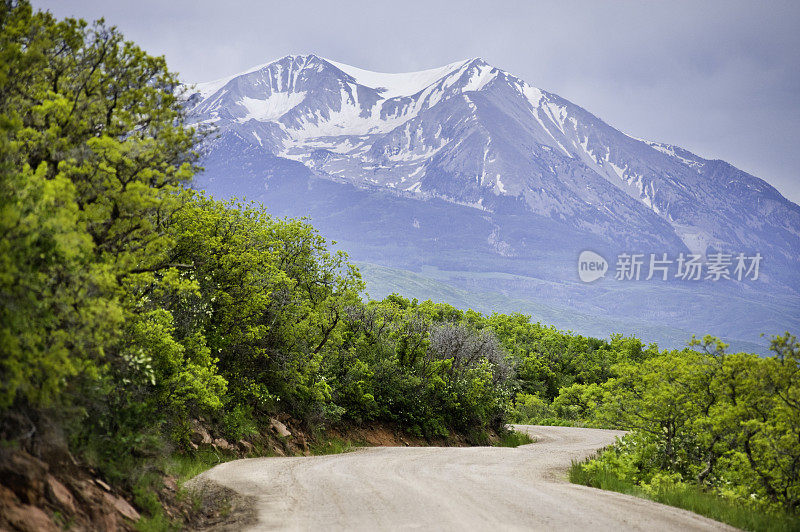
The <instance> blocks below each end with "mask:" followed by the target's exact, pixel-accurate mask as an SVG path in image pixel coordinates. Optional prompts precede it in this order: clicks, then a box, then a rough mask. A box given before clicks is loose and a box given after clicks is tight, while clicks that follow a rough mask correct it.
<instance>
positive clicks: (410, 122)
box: [190, 55, 800, 258]
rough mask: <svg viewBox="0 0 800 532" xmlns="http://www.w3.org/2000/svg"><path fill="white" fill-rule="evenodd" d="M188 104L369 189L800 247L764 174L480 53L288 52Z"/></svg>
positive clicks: (626, 237) (649, 231) (668, 235)
mask: <svg viewBox="0 0 800 532" xmlns="http://www.w3.org/2000/svg"><path fill="white" fill-rule="evenodd" d="M190 106H191V115H192V117H193V120H194V121H196V122H203V123H213V124H214V125H215V126H217V127H218V128H219V132H220V134H221V139H222V141H221V142H219V141H218V142H219V146H218V147H213V146H212V148H211V157H215V156H217V157H218V156H220V155H222V156H225V157H230V156H232V155H233V156H235V154H231V153H229V152H228V153H226V152H225V148H224V146H225V144H226V142H225V141H226V140H227V141H231V140H233V139H235V140H236V141H237V142H238V143H242V144H243V145H249V147H250V148H252V149H255V150H257V151H263V152H264V153H265V154H269V155H274V156H278V157H281V158H286V159H290V160H294V161H298V162H300V163H302V164H303V165H305V166H306V167H307V168H309V169H310V170H311V171H312V172H313V173H314V174H316V175H318V176H322V177H325V178H329V179H336V180H344V181H347V182H350V183H352V184H354V185H356V186H362V187H363V186H379V187H385V188H388V189H391V190H393V191H396V192H397V193H398V194H404V195H411V196H414V197H417V198H420V199H425V198H431V197H439V198H443V199H445V200H447V201H451V202H454V203H459V204H463V205H469V206H472V207H475V208H478V209H484V210H487V211H493V210H495V209H498V208H502V207H501V205H508V204H510V203H516V202H519V203H522V204H524V206H525V208H526V209H527V210H529V211H530V212H533V213H536V214H539V215H543V216H546V217H551V218H555V219H559V220H562V221H565V222H567V223H569V224H571V225H573V226H575V227H576V228H578V229H581V230H585V231H589V232H592V233H595V234H598V235H601V236H604V237H608V238H611V239H617V240H618V241H619V239H622V240H621V241H620V244H623V243H629V244H635V243H638V242H639V241H641V240H642V239H644V241H646V242H648V243H651V244H653V246H648V247H658V245H661V246H662V247H663V246H664V245H667V246H669V247H670V248H675V247H676V246H677V247H680V244H681V243H682V245H683V246H685V247H686V248H688V250H691V251H693V252H697V253H705V252H706V249H707V248H708V246H712V247H713V248H715V249H731V250H737V251H738V250H744V249H747V250H750V249H758V250H760V251H761V252H762V253H765V252H774V253H778V254H784V255H785V256H787V258H789V257H791V258H796V257H797V255H798V253H797V252H798V250H800V208H798V207H797V206H796V205H794V204H792V203H791V202H789V201H788V200H786V199H785V198H783V197H782V196H781V195H780V194H779V193H778V191H777V190H775V189H774V188H773V187H771V186H770V185H768V184H767V183H766V182H764V181H762V180H760V179H758V178H755V177H753V176H751V175H749V174H747V173H745V172H742V171H740V170H738V169H736V168H734V167H732V166H730V165H728V164H726V163H724V162H722V161H709V160H705V159H702V158H700V157H698V156H696V155H694V154H692V153H689V152H688V151H686V150H683V149H681V148H679V147H676V146H670V145H667V144H662V143H657V142H650V141H645V140H641V139H636V138H632V137H629V136H627V135H625V134H624V133H621V132H620V131H617V130H616V129H614V128H613V127H611V126H609V125H607V124H605V123H604V122H603V121H602V120H600V119H598V118H597V117H595V116H594V115H592V114H591V113H589V112H588V111H586V110H584V109H582V108H581V107H578V106H577V105H574V104H572V103H571V102H569V101H567V100H565V99H563V98H561V97H559V96H557V95H555V94H552V93H549V92H546V91H543V90H540V89H537V88H535V87H533V86H531V85H529V84H527V83H526V82H524V81H523V80H521V79H519V78H517V77H515V76H513V75H511V74H509V73H507V72H504V71H502V70H500V69H497V68H494V67H492V66H491V65H489V64H487V63H486V62H484V61H483V60H481V59H472V60H466V61H459V62H455V63H451V64H449V65H446V66H444V67H441V68H436V69H431V70H425V71H422V72H413V73H406V74H383V73H377V72H370V71H366V70H361V69H358V68H355V67H351V66H349V65H344V64H341V63H337V62H335V61H330V60H326V59H323V58H320V57H317V56H315V55H299V56H287V57H284V58H282V59H279V60H277V61H274V62H271V63H268V64H265V65H261V66H259V67H256V68H254V69H251V70H250V71H247V72H244V73H241V74H238V75H235V76H232V77H230V78H227V79H223V80H219V81H215V82H210V83H202V84H199V85H197V86H196V92H195V93H194V94H193V95H192V96H191V99H190ZM218 149H221V150H223V154H215V151H216V150H218ZM509 200H513V202H510V201H509Z"/></svg>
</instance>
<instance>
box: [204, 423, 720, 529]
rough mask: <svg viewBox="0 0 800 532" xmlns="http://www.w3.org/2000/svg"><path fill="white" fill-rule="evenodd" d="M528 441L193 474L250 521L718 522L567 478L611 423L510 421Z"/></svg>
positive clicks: (295, 525) (268, 525)
mask: <svg viewBox="0 0 800 532" xmlns="http://www.w3.org/2000/svg"><path fill="white" fill-rule="evenodd" d="M516 428H517V430H523V431H525V432H528V433H529V434H530V435H531V436H533V437H535V438H536V440H537V441H536V443H534V444H531V445H525V446H522V447H519V448H516V449H510V448H497V447H467V448H463V447H447V448H443V447H377V448H365V449H361V450H358V451H356V452H352V453H345V454H339V455H329V456H319V457H308V458H255V459H248V460H236V461H234V462H229V463H226V464H221V465H219V466H217V467H215V468H213V469H211V470H209V471H206V472H205V473H203V474H202V475H200V477H198V478H199V479H200V480H201V481H209V480H210V481H213V482H216V483H218V484H221V485H223V486H226V487H228V488H230V489H232V490H234V491H236V492H238V493H240V494H242V495H245V496H248V497H251V498H252V499H251V500H253V501H255V502H254V504H255V505H256V511H257V515H258V523H257V524H256V525H255V526H254V527H253V529H254V530H270V529H289V530H370V531H372V530H399V529H403V530H405V529H414V530H548V531H554V530H592V531H594V532H598V531H601V530H614V531H619V530H659V531H660V530H725V529H727V528H726V527H725V525H722V524H720V523H717V522H715V521H711V520H709V519H705V518H703V517H700V516H698V515H695V514H692V513H690V512H686V511H683V510H678V509H675V508H671V507H669V506H663V505H660V504H656V503H653V502H649V501H645V500H642V499H638V498H635V497H630V496H627V495H621V494H618V493H612V492H607V491H601V490H596V489H592V488H587V487H584V486H577V485H574V484H569V483H568V482H567V480H566V470H567V468H569V466H570V463H571V461H572V460H579V459H582V458H584V457H586V456H588V455H589V454H591V453H592V452H594V451H595V450H597V449H598V448H601V447H604V446H606V445H608V444H610V443H612V442H613V441H614V438H615V437H616V436H617V435H619V434H620V432H617V431H610V430H597V429H581V428H568V427H539V426H518V427H516Z"/></svg>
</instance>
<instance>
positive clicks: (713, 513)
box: [569, 462, 800, 532]
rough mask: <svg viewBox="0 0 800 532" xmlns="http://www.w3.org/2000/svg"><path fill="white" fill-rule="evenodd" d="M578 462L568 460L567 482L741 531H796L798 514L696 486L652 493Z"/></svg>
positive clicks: (799, 525) (611, 473)
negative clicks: (685, 512) (652, 503)
mask: <svg viewBox="0 0 800 532" xmlns="http://www.w3.org/2000/svg"><path fill="white" fill-rule="evenodd" d="M582 465H583V464H582V463H581V462H573V463H572V467H571V468H570V470H569V480H570V482H572V483H574V484H583V485H584V486H590V487H593V488H600V489H604V490H609V491H616V492H618V493H625V494H627V495H634V496H636V497H641V498H644V499H650V500H652V501H655V502H659V503H662V504H667V505H669V506H674V507H676V508H682V509H684V510H689V511H690V512H694V513H696V514H700V515H703V516H705V517H708V518H710V519H714V520H716V521H720V522H722V523H727V524H729V525H731V526H734V527H736V528H740V529H742V530H752V531H754V532H761V531H764V532H783V531H786V532H790V531H793V530H800V517H797V516H793V515H790V514H788V513H786V512H777V511H774V512H770V511H765V510H763V509H759V508H754V507H753V506H751V505H747V504H743V502H742V501H736V500H732V499H727V498H724V497H721V496H719V495H716V494H714V493H709V492H706V491H703V490H701V489H700V488H697V487H687V488H675V489H663V490H659V491H656V492H652V491H645V490H644V489H642V488H641V487H640V486H637V485H636V484H634V483H632V482H630V481H627V480H625V479H621V478H620V477H618V476H617V475H616V474H614V473H613V472H611V471H586V470H585V469H584V468H583V467H582Z"/></svg>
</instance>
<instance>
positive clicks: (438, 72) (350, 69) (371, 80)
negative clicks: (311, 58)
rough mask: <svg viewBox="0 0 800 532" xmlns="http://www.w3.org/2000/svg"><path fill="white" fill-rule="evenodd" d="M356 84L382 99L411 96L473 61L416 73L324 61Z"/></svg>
mask: <svg viewBox="0 0 800 532" xmlns="http://www.w3.org/2000/svg"><path fill="white" fill-rule="evenodd" d="M325 61H327V62H328V63H330V64H332V65H333V66H335V67H336V68H338V69H339V70H341V71H342V72H344V73H345V74H347V75H348V76H350V77H351V78H353V80H354V81H355V82H356V83H358V84H359V85H363V86H365V87H369V88H373V89H377V90H378V91H379V92H380V94H381V97H383V98H395V97H398V96H411V95H413V94H416V93H418V92H419V91H421V90H423V89H424V88H425V87H428V86H429V85H431V84H432V83H434V82H436V81H437V80H439V79H441V78H443V77H445V76H447V75H449V74H452V73H453V72H455V71H457V70H459V69H460V68H462V67H464V66H465V65H468V64H470V63H471V62H472V61H474V60H470V59H466V60H462V61H455V62H453V63H450V64H447V65H444V66H441V67H438V68H430V69H426V70H418V71H416V72H400V73H389V72H375V71H372V70H365V69H362V68H358V67H354V66H351V65H348V64H345V63H339V62H338V61H333V60H331V59H325Z"/></svg>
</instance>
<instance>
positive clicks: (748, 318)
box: [194, 152, 800, 353]
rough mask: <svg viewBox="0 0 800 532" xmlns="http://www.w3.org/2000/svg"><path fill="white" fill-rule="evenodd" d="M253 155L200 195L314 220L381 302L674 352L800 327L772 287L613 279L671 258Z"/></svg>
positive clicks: (233, 163)
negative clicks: (617, 270)
mask: <svg viewBox="0 0 800 532" xmlns="http://www.w3.org/2000/svg"><path fill="white" fill-rule="evenodd" d="M250 155H251V157H249V156H246V155H245V156H242V157H240V158H238V159H237V160H226V161H220V160H218V159H215V160H211V161H208V163H210V164H207V167H206V171H205V172H204V173H201V174H199V175H198V176H197V177H196V178H195V183H194V186H195V187H196V188H200V189H203V190H206V191H207V192H209V193H211V194H212V195H214V196H215V197H218V198H229V197H231V196H234V195H236V194H239V195H242V196H245V197H247V198H248V199H250V200H253V201H258V202H262V203H263V204H264V205H265V206H266V208H267V209H268V211H269V212H270V213H272V214H274V215H277V216H292V217H308V218H309V219H310V220H311V222H312V223H313V224H314V226H315V227H316V228H317V229H318V230H319V231H320V232H321V233H322V234H323V235H324V236H326V237H327V238H329V239H331V240H335V241H337V242H338V246H337V247H338V248H339V249H343V250H345V251H347V252H348V253H349V254H350V256H351V258H352V259H353V260H355V261H356V262H359V263H361V265H362V266H365V270H364V277H365V279H366V281H367V283H368V292H369V293H370V295H371V296H372V297H375V298H379V297H381V296H383V295H386V294H388V293H391V292H399V293H402V294H406V295H408V296H411V297H417V298H419V299H427V298H433V299H435V300H438V301H444V302H447V303H451V304H453V305H454V306H457V307H459V308H467V307H471V308H474V309H475V310H479V311H484V312H492V311H498V312H525V313H530V314H531V315H532V316H533V318H534V320H538V321H542V322H543V323H548V324H553V325H556V326H557V327H559V328H562V329H569V330H573V331H576V332H579V333H581V334H587V335H592V336H598V337H607V336H608V335H609V334H611V333H614V332H624V333H626V334H636V335H637V336H639V337H641V338H642V339H643V340H645V341H646V342H657V343H658V344H659V345H660V346H662V347H667V348H681V347H684V346H685V345H686V342H687V341H688V340H689V339H690V338H691V335H692V334H698V335H704V334H707V333H709V332H710V333H712V334H715V335H717V336H720V337H722V338H725V339H726V341H728V342H730V343H731V344H732V349H737V350H738V349H741V350H747V351H756V352H760V353H764V352H766V350H767V342H766V341H765V340H763V339H762V338H761V334H763V333H765V334H768V335H769V334H777V333H781V332H783V331H786V330H796V329H797V328H798V327H800V297H798V296H796V295H793V294H791V293H788V292H786V293H777V292H776V291H775V290H768V289H767V286H766V284H765V283H763V282H762V281H756V282H755V283H750V284H746V283H736V282H719V283H715V282H711V281H701V282H694V283H681V282H664V281H660V280H658V281H657V280H654V281H650V282H645V281H638V282H636V281H628V282H615V281H614V280H613V275H614V272H613V268H614V264H613V257H615V256H616V254H617V253H620V252H624V251H627V252H631V251H637V252H646V251H651V252H659V251H663V250H655V249H653V250H645V249H637V250H630V249H627V250H626V249H624V248H618V249H613V248H611V247H610V245H609V244H608V243H607V242H603V241H602V240H600V239H598V238H596V237H592V236H591V235H587V234H581V233H578V232H576V231H574V230H573V229H571V228H569V227H567V226H566V225H564V224H560V223H559V222H557V221H554V220H549V219H545V218H542V217H539V216H536V215H533V214H530V213H527V214H521V213H519V212H518V211H516V210H515V209H514V206H513V205H508V206H506V207H504V208H502V209H500V210H499V212H488V211H482V210H479V209H476V208H472V207H468V206H462V205H456V204H452V203H448V202H445V201H443V200H441V199H436V198H432V199H429V200H427V201H421V200H418V199H412V198H405V197H399V196H396V195H393V194H391V193H390V192H388V191H386V190H382V189H377V188H375V189H359V188H357V187H355V186H353V185H350V184H347V183H339V182H335V181H331V180H328V179H321V178H318V177H315V176H313V175H312V174H311V172H310V171H309V170H308V168H306V167H304V166H303V165H302V164H300V163H297V162H295V161H289V160H287V159H282V158H279V157H274V158H265V157H264V156H263V154H260V153H256V152H251V153H250ZM501 228H502V229H501ZM584 249H591V250H594V251H598V252H600V253H601V254H603V255H604V256H605V257H607V258H608V260H609V261H610V262H611V264H610V265H609V268H610V269H611V271H610V272H609V273H607V275H606V279H603V280H600V281H597V282H595V283H592V284H584V283H581V282H579V281H578V279H577V273H576V269H577V256H578V254H579V253H580V251H582V250H584ZM370 264H371V265H374V266H376V267H377V268H375V267H371V266H369V265H370ZM380 268H384V270H381V269H380ZM644 271H645V275H646V269H644ZM770 273H771V272H770V265H769V264H765V265H763V269H762V276H764V279H767V278H768V277H769V275H770ZM411 279H414V280H413V281H412V280H411ZM757 283H762V285H759V284H757ZM422 286H425V287H427V288H425V289H421V287H422ZM434 286H436V288H435V289H434V288H433V287H434ZM460 291H463V292H464V294H461V293H460Z"/></svg>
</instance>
